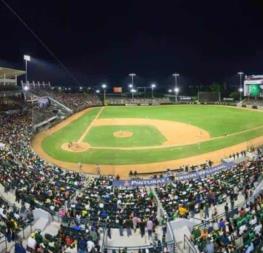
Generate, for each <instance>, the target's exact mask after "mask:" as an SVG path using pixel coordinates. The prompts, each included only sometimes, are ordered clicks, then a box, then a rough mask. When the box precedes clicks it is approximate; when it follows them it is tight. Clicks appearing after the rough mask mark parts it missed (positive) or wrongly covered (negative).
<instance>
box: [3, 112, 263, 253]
mask: <svg viewBox="0 0 263 253" xmlns="http://www.w3.org/2000/svg"><path fill="white" fill-rule="evenodd" d="M0 121H1V123H2V124H1V128H0V143H2V144H4V148H1V150H0V184H1V185H3V186H4V190H5V192H6V193H7V192H8V193H11V194H13V195H14V196H15V203H16V204H17V205H18V206H19V208H18V209H17V208H16V207H13V206H10V204H9V203H7V202H6V201H5V200H4V199H2V198H0V206H1V207H0V231H1V232H2V233H3V234H4V235H6V238H7V239H8V240H10V241H12V240H14V239H16V237H17V234H18V231H19V230H21V229H23V228H24V227H25V226H26V224H28V222H34V221H32V212H33V211H34V210H36V209H37V208H41V209H43V210H46V211H47V212H48V213H50V214H51V215H52V217H53V219H56V220H58V222H59V224H60V229H59V232H58V233H57V234H56V235H50V234H48V233H47V234H43V231H41V233H39V232H35V231H34V233H33V234H32V235H31V236H30V237H29V238H28V240H29V242H30V243H31V242H33V243H35V244H36V248H38V250H43V249H47V248H48V249H49V251H50V252H54V253H55V252H67V251H69V250H70V249H71V248H74V249H76V248H78V249H80V248H82V247H83V245H89V246H90V247H91V248H93V250H94V251H93V252H101V250H102V248H101V246H103V236H105V233H106V236H107V237H109V238H111V237H112V235H113V234H114V235H116V233H115V231H118V234H119V235H118V236H119V237H120V238H122V237H123V236H133V235H136V234H139V235H140V236H141V237H147V238H150V240H151V243H152V244H151V245H150V246H149V248H150V249H151V250H152V252H165V251H166V252H167V248H166V247H165V243H166V242H165V235H166V231H167V225H166V222H167V220H166V218H165V216H166V215H167V218H168V221H170V220H177V218H179V217H183V218H188V219H189V218H196V219H199V220H201V221H205V222H206V223H208V224H209V226H208V227H205V228H204V227H202V226H199V227H198V226H197V227H195V229H194V230H193V236H192V242H193V243H194V244H195V245H196V247H197V248H198V249H199V250H200V251H203V250H204V249H205V248H207V247H210V246H211V247H214V248H216V249H217V250H218V249H219V250H218V251H215V252H224V250H225V249H226V248H231V247H232V245H233V242H235V243H236V241H237V240H238V239H240V237H241V236H240V235H242V238H243V243H242V244H240V245H241V246H240V248H241V252H242V251H243V250H245V249H247V248H249V247H251V248H252V247H253V248H254V249H256V248H258V247H259V246H260V245H261V242H262V233H261V232H262V226H261V227H260V224H261V222H262V217H261V216H262V214H261V213H262V210H261V209H262V199H263V197H262V196H260V197H258V198H257V199H256V201H255V203H254V204H251V203H248V201H249V198H250V197H251V196H252V195H253V192H254V190H255V188H256V186H257V185H258V183H259V182H260V180H261V174H262V161H261V157H262V152H261V151H260V150H258V152H257V153H256V154H257V157H258V160H257V161H247V160H245V161H244V162H242V163H238V164H237V165H235V166H234V168H233V169H231V170H222V171H219V172H217V173H215V174H212V175H209V176H206V177H200V178H197V179H191V180H185V181H177V180H176V175H172V174H170V173H167V174H168V176H170V177H171V180H172V181H171V182H170V183H169V184H166V185H158V187H144V186H143V187H137V188H116V187H113V180H114V178H113V177H102V176H101V177H89V176H86V175H81V174H79V173H74V172H69V171H65V170H62V169H60V168H58V167H56V166H53V165H50V164H48V163H46V162H45V161H43V160H41V159H40V158H39V157H38V156H37V155H36V154H35V153H34V152H33V151H32V150H31V147H30V140H31V136H32V118H31V114H30V113H29V112H24V113H21V114H17V115H16V116H15V117H14V116H12V115H0ZM242 156H244V153H242ZM237 158H240V156H239V155H236V154H235V155H233V156H231V157H230V158H229V159H231V160H233V161H235V160H236V159H237ZM210 165H211V164H210ZM208 167H209V166H208ZM196 169H197V168H196V167H195V168H192V170H190V169H189V168H188V169H186V171H184V172H181V173H186V174H189V173H192V172H193V170H196ZM206 169H207V166H204V167H203V168H202V170H206ZM169 174H170V175H169ZM165 176H167V175H166V174H165ZM240 199H242V200H243V202H244V203H243V204H242V206H240V207H238V212H236V211H235V212H234V211H232V210H236V208H237V205H240ZM226 203H229V206H228V204H227V205H226ZM220 205H221V206H222V205H223V206H224V207H223V208H224V211H225V212H226V214H225V216H221V218H220V219H219V221H217V220H216V219H217V215H218V214H219V213H218V210H219V206H220ZM161 209H163V210H164V215H161V214H160V210H161ZM215 210H217V211H215ZM211 219H212V220H211ZM221 219H223V220H221ZM210 221H211V222H210ZM212 221H213V222H212ZM210 223H211V224H212V225H213V226H211V224H210ZM216 224H217V225H216ZM244 226H245V228H244ZM218 227H219V228H218ZM160 228H161V230H162V232H160V235H161V236H159V237H158V236H157V237H156V238H155V236H154V234H155V233H157V231H160ZM240 229H242V231H243V232H242V233H241V234H240ZM113 232H114V233H113ZM158 233H159V232H158ZM235 233H237V235H235ZM229 236H231V239H229ZM160 238H161V239H160ZM27 243H28V241H27ZM30 243H29V244H30ZM211 244H212V245H211ZM153 245H159V246H158V247H157V246H156V248H154V247H153ZM104 246H105V245H104ZM84 247H86V246H84ZM36 248H35V249H34V250H36ZM106 248H107V247H106ZM123 248H125V247H123ZM33 252H34V251H33ZM38 252H42V251H38ZM124 252H125V251H124ZM134 252H138V250H137V251H134ZM250 252H252V251H250Z"/></svg>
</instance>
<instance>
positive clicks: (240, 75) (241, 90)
mask: <svg viewBox="0 0 263 253" xmlns="http://www.w3.org/2000/svg"><path fill="white" fill-rule="evenodd" d="M237 74H238V75H239V89H238V91H239V100H240V101H241V100H242V92H243V87H242V76H243V75H244V73H243V72H241V71H240V72H238V73H237Z"/></svg>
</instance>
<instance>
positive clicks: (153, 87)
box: [151, 83, 156, 99]
mask: <svg viewBox="0 0 263 253" xmlns="http://www.w3.org/2000/svg"><path fill="white" fill-rule="evenodd" d="M155 88H156V84H155V83H152V84H151V89H152V99H153V90H154V89H155Z"/></svg>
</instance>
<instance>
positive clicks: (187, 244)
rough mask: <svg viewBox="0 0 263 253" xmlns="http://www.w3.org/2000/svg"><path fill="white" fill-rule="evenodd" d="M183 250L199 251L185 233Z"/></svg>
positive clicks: (197, 252) (194, 252) (192, 252)
mask: <svg viewBox="0 0 263 253" xmlns="http://www.w3.org/2000/svg"><path fill="white" fill-rule="evenodd" d="M184 250H185V252H187V253H199V250H198V249H196V248H195V246H194V244H193V243H192V242H191V240H190V239H189V238H188V236H187V235H184Z"/></svg>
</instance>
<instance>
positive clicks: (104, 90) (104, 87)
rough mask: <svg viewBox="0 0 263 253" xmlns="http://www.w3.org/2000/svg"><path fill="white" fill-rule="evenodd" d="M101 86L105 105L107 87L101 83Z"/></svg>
mask: <svg viewBox="0 0 263 253" xmlns="http://www.w3.org/2000/svg"><path fill="white" fill-rule="evenodd" d="M101 88H102V89H103V105H104V106H105V105H106V88H107V85H106V84H102V85H101Z"/></svg>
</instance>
